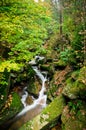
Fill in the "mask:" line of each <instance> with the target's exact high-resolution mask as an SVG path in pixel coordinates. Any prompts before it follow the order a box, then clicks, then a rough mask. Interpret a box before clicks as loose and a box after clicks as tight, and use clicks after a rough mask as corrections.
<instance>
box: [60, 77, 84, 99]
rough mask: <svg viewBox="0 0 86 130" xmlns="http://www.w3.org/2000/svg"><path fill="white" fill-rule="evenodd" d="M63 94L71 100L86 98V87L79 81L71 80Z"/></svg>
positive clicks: (67, 82) (68, 81)
mask: <svg viewBox="0 0 86 130" xmlns="http://www.w3.org/2000/svg"><path fill="white" fill-rule="evenodd" d="M62 93H63V94H64V95H65V96H67V97H69V98H70V99H76V98H86V85H85V84H84V83H82V82H80V81H78V80H76V81H74V80H73V79H72V78H69V79H68V80H67V81H66V86H65V87H64V89H63V92H62Z"/></svg>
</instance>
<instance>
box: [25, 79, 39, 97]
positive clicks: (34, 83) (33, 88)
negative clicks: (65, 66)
mask: <svg viewBox="0 0 86 130" xmlns="http://www.w3.org/2000/svg"><path fill="white" fill-rule="evenodd" d="M40 90H41V83H40V82H39V80H38V79H37V78H36V77H34V78H32V79H31V80H30V81H29V83H28V87H27V91H28V92H29V93H30V94H32V95H33V96H38V94H39V91H40Z"/></svg>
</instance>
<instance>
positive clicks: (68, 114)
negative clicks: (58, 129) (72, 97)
mask: <svg viewBox="0 0 86 130" xmlns="http://www.w3.org/2000/svg"><path fill="white" fill-rule="evenodd" d="M71 103H72V105H71V106H69V105H67V106H65V108H64V110H63V113H62V116H61V120H62V129H63V130H85V129H86V104H85V102H84V103H83V101H80V100H76V101H74V102H71ZM80 103H81V104H80Z"/></svg>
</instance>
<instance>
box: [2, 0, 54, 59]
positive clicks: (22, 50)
mask: <svg viewBox="0 0 86 130" xmlns="http://www.w3.org/2000/svg"><path fill="white" fill-rule="evenodd" d="M4 2H5V3H4V4H3V6H2V7H1V21H2V22H1V26H0V27H1V28H0V30H1V44H3V41H5V43H8V44H7V45H6V46H7V47H8V46H9V45H10V46H9V47H10V49H11V51H12V52H10V53H9V54H10V55H11V56H13V55H14V56H13V57H15V58H14V59H18V60H20V59H23V58H24V60H25V58H26V59H29V58H27V56H28V57H31V55H32V56H33V53H32V52H34V53H35V54H37V52H40V48H41V47H42V44H43V43H44V40H45V39H46V38H47V37H48V33H49V30H50V29H51V30H52V28H53V26H52V17H51V11H50V10H49V4H46V2H43V3H41V2H39V4H38V3H35V2H34V1H31V0H23V1H21V0H18V1H17V0H14V1H12V2H11V1H9V3H6V1H4ZM8 4H9V6H8ZM25 55H26V56H25ZM29 55H30V56H29ZM22 57H23V58H22Z"/></svg>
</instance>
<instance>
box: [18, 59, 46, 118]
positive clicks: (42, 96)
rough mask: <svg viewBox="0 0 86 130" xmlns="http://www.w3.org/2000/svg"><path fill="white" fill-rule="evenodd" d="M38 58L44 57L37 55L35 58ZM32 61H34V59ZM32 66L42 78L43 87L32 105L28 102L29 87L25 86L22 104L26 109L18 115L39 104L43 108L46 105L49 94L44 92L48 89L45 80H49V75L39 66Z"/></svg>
mask: <svg viewBox="0 0 86 130" xmlns="http://www.w3.org/2000/svg"><path fill="white" fill-rule="evenodd" d="M37 58H39V59H43V58H41V57H37V56H36V58H35V59H37ZM34 62H35V61H34ZM30 63H33V61H32V62H30ZM32 68H33V70H34V71H35V72H36V75H37V76H38V77H39V78H40V79H41V81H42V87H41V90H40V92H39V96H38V99H34V101H33V103H32V104H31V105H27V104H26V98H27V97H28V93H27V90H26V89H27V88H26V87H25V88H24V94H23V95H22V98H21V101H22V104H23V105H24V109H23V110H22V111H21V112H20V113H19V114H18V115H17V117H19V116H22V115H24V114H25V113H26V112H27V111H29V110H31V109H33V108H35V107H36V106H37V105H40V106H41V107H42V108H44V107H46V99H47V96H46V95H45V94H44V93H45V91H46V88H45V82H46V81H47V77H46V76H45V77H44V76H43V74H42V72H41V71H40V70H39V69H38V68H37V66H32Z"/></svg>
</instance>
